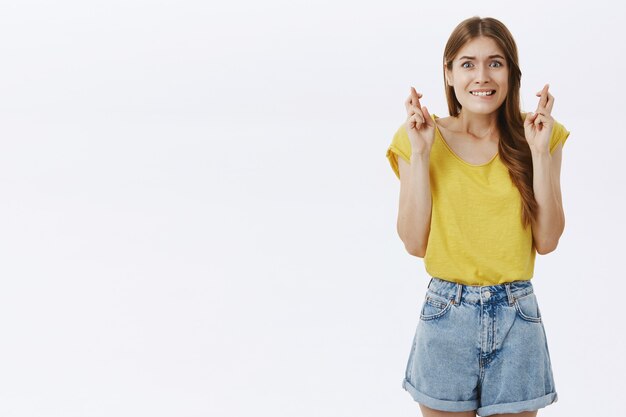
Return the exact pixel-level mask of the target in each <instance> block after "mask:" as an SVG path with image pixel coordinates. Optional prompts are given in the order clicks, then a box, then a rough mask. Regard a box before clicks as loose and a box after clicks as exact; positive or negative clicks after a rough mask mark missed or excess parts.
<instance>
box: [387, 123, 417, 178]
mask: <svg viewBox="0 0 626 417" xmlns="http://www.w3.org/2000/svg"><path fill="white" fill-rule="evenodd" d="M398 156H400V157H401V158H402V159H404V160H405V161H407V162H408V163H409V164H410V163H411V141H410V140H409V135H408V134H407V132H406V127H405V124H404V123H402V125H401V126H400V127H399V128H398V130H396V133H395V134H394V135H393V139H392V141H391V145H389V148H387V159H388V160H389V164H390V165H391V169H393V172H394V173H395V174H396V177H398V179H400V170H399V168H398Z"/></svg>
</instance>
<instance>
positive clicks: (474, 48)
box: [445, 36, 509, 114]
mask: <svg viewBox="0 0 626 417" xmlns="http://www.w3.org/2000/svg"><path fill="white" fill-rule="evenodd" d="M445 72H446V81H447V83H448V85H450V86H453V87H454V93H455V94H456V98H457V100H459V103H461V105H462V106H463V111H464V112H470V113H477V114H490V113H492V112H495V111H496V110H497V109H498V108H499V107H500V106H501V105H502V103H504V100H505V99H506V95H507V92H508V90H509V68H508V65H507V62H506V58H505V57H504V53H503V52H502V50H501V49H500V48H499V47H498V44H497V43H496V42H495V41H494V40H493V39H491V38H488V37H485V36H480V37H478V38H475V39H472V40H471V41H468V42H467V43H466V44H465V45H464V46H463V47H462V48H461V50H460V51H459V53H458V54H457V56H456V57H455V58H454V61H453V62H452V71H448V69H447V68H446V69H445ZM493 90H495V93H493V94H492V95H487V96H479V95H474V94H472V91H489V92H491V91H493Z"/></svg>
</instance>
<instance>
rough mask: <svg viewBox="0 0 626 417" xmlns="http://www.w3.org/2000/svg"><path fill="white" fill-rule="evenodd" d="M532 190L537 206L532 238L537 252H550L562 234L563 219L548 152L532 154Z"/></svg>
mask: <svg viewBox="0 0 626 417" xmlns="http://www.w3.org/2000/svg"><path fill="white" fill-rule="evenodd" d="M532 158H533V190H534V193H535V200H536V201H537V204H538V206H539V207H538V208H539V210H538V215H537V218H536V220H535V221H534V222H533V224H532V228H533V238H534V240H535V246H536V248H537V251H538V252H540V253H541V252H544V253H547V252H551V251H552V250H554V249H555V248H556V245H557V243H558V241H559V238H560V237H561V234H562V233H563V228H564V226H565V219H564V218H563V211H562V208H561V203H559V201H558V198H557V193H556V185H555V184H554V179H553V178H552V174H551V165H552V157H551V155H550V153H549V152H547V151H546V152H533V153H532Z"/></svg>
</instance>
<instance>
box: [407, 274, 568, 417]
mask: <svg viewBox="0 0 626 417" xmlns="http://www.w3.org/2000/svg"><path fill="white" fill-rule="evenodd" d="M402 388H404V389H405V390H406V391H407V392H408V393H409V394H411V396H412V397H413V399H414V400H415V401H417V402H419V403H421V404H423V405H425V406H427V407H430V408H434V409H436V410H442V411H470V410H477V414H478V415H479V416H489V415H492V414H499V413H520V412H522V411H531V410H537V409H539V408H543V407H545V406H547V405H550V404H552V403H554V402H556V401H557V399H558V397H557V393H556V390H555V387H554V380H553V377H552V366H551V363H550V353H549V352H548V342H547V339H546V333H545V329H544V326H543V322H542V320H541V312H540V311H539V305H538V304H537V298H536V296H535V294H534V291H533V285H532V284H531V282H530V281H529V280H528V281H512V282H509V283H505V284H500V285H485V286H477V285H463V284H459V283H455V282H451V281H446V280H443V279H440V278H437V277H432V278H431V280H430V282H429V284H428V289H427V291H426V295H425V297H424V301H423V303H422V307H421V310H420V316H419V321H418V325H417V329H416V331H415V336H414V338H413V345H412V347H411V353H410V355H409V359H408V363H407V366H406V372H405V375H404V379H403V381H402Z"/></svg>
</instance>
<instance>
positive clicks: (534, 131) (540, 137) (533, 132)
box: [524, 84, 554, 152]
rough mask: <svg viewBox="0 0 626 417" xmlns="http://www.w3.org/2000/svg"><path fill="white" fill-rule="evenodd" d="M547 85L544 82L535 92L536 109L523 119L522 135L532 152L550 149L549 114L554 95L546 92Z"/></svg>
mask: <svg viewBox="0 0 626 417" xmlns="http://www.w3.org/2000/svg"><path fill="white" fill-rule="evenodd" d="M549 87H550V85H549V84H546V85H545V86H544V87H543V89H542V90H541V91H539V92H538V93H537V96H539V105H537V110H536V111H535V112H534V113H529V114H527V115H526V119H525V120H524V135H525V136H526V141H527V142H528V145H529V146H530V149H531V150H532V151H533V152H549V151H550V135H551V134H552V128H553V126H554V119H553V118H552V114H551V113H552V106H553V104H554V97H553V96H552V94H550V93H549V92H548V88H549Z"/></svg>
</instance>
